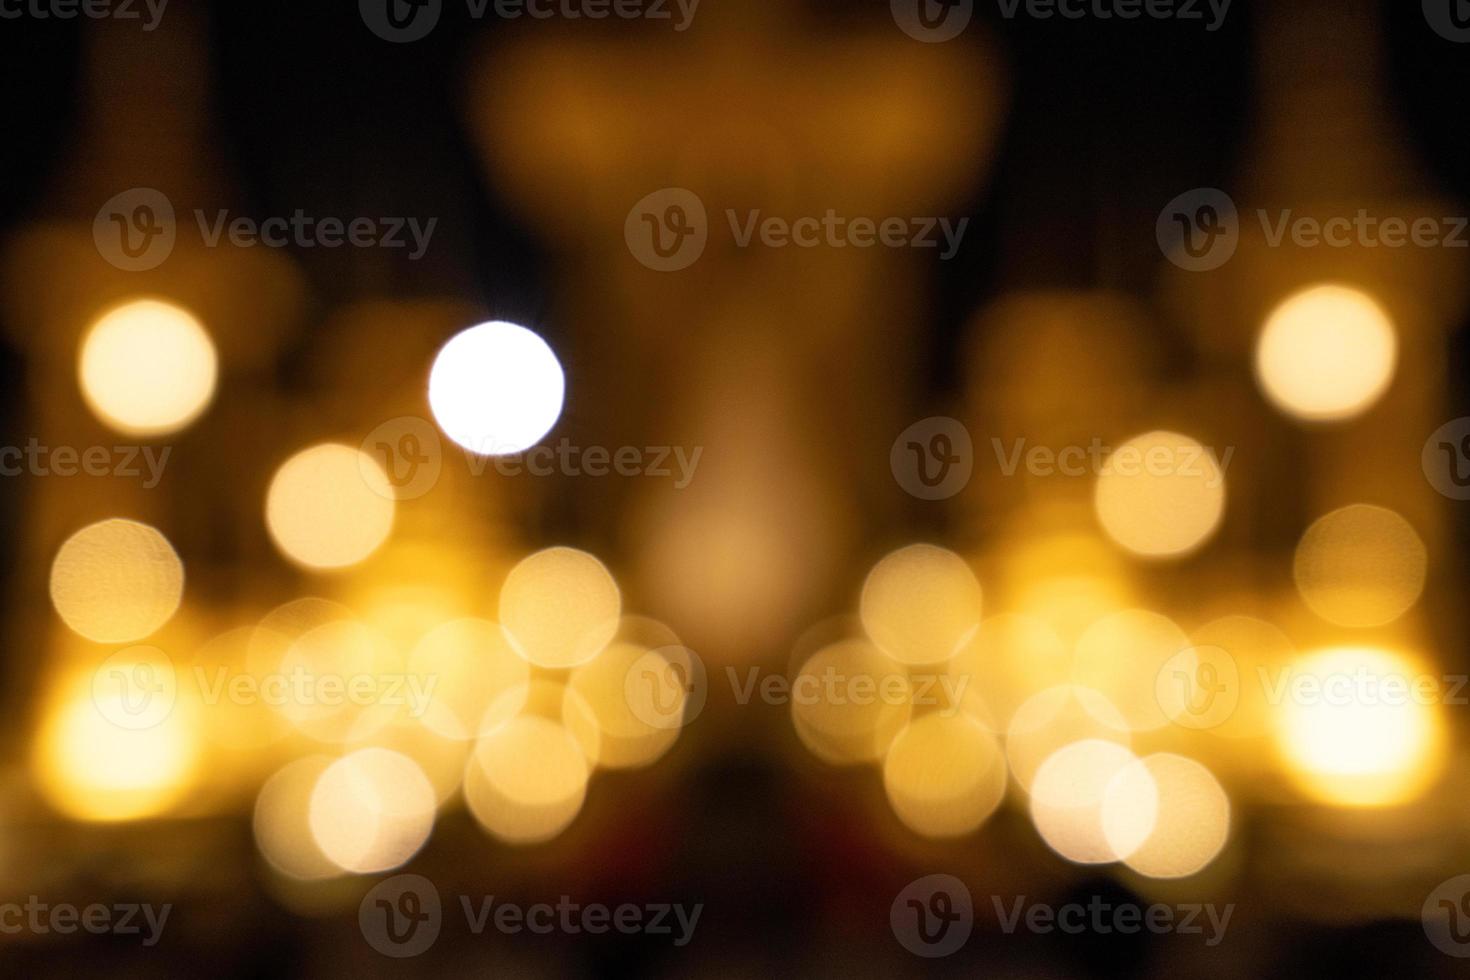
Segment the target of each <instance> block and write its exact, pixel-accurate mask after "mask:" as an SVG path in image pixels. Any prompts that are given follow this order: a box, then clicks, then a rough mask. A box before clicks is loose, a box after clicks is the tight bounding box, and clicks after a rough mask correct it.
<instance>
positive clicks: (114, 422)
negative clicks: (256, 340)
mask: <svg viewBox="0 0 1470 980" xmlns="http://www.w3.org/2000/svg"><path fill="white" fill-rule="evenodd" d="M217 370H218V367H217V363H216V356H215V351H214V343H213V342H212V341H211V340H210V339H209V334H208V333H207V332H205V329H204V327H203V326H201V325H200V323H199V321H198V320H196V319H195V318H194V317H193V316H191V315H190V314H189V313H187V312H185V311H184V310H181V309H179V308H178V307H177V306H174V305H172V304H170V303H163V302H159V301H158V300H151V299H142V300H134V301H132V302H130V303H126V304H124V305H122V306H119V307H116V308H114V309H112V310H109V311H108V312H106V313H104V314H103V315H102V316H101V317H100V318H99V319H98V320H97V322H96V323H95V324H93V326H92V328H91V329H90V330H89V331H88V332H87V335H86V337H85V338H84V339H83V340H82V349H81V353H80V355H79V356H78V358H77V375H78V380H79V381H80V383H81V387H82V397H83V398H84V399H85V400H86V402H87V406H88V407H89V408H91V409H92V411H93V412H94V413H95V414H96V415H97V417H98V418H99V419H101V420H102V421H103V422H105V423H107V425H108V426H109V427H110V428H113V429H115V430H117V431H118V432H121V433H124V434H126V435H130V436H159V435H167V434H168V433H171V432H177V431H179V430H180V429H182V428H184V427H185V426H187V425H188V424H189V423H190V422H192V421H194V420H195V419H196V418H198V417H199V415H200V413H201V412H203V411H204V409H205V408H206V407H207V406H208V405H209V400H210V398H212V397H213V396H214V385H215V375H216V372H217Z"/></svg>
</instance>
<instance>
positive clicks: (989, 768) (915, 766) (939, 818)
mask: <svg viewBox="0 0 1470 980" xmlns="http://www.w3.org/2000/svg"><path fill="white" fill-rule="evenodd" d="M1005 787H1006V764H1005V756H1004V755H1003V754H1002V753H1001V750H1000V744H999V743H998V742H997V741H996V739H995V736H993V735H991V734H990V733H989V732H987V731H986V730H985V729H984V727H983V726H981V725H980V723H979V722H977V721H975V719H973V718H971V717H970V716H969V715H967V714H964V713H963V712H961V713H956V714H944V713H941V712H934V713H931V714H927V715H923V716H921V717H919V718H916V719H914V720H913V721H912V722H910V723H909V724H908V725H907V726H906V727H905V728H904V729H903V730H902V731H901V732H899V733H898V735H897V736H895V737H894V739H893V743H892V744H891V745H890V746H889V747H888V755H887V756H886V757H885V758H884V760H883V788H884V790H885V791H886V792H887V794H888V802H889V803H890V804H891V805H892V806H893V812H894V813H896V814H898V818H899V819H900V820H902V821H903V823H904V825H905V826H907V827H908V828H909V829H910V830H913V831H914V832H915V833H918V834H922V835H924V836H925V837H959V836H961V835H963V834H967V833H969V832H970V831H972V830H974V829H975V828H977V827H979V826H980V824H982V823H984V822H985V819H986V818H987V817H989V816H990V815H991V814H992V813H994V812H995V808H996V807H997V806H999V805H1000V801H1001V798H1002V797H1003V796H1004V795H1005Z"/></svg>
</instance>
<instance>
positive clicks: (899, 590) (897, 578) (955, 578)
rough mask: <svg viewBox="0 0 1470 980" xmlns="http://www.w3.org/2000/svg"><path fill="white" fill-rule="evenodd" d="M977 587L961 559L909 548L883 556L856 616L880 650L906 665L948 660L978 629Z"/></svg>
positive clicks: (930, 549) (927, 547)
mask: <svg viewBox="0 0 1470 980" xmlns="http://www.w3.org/2000/svg"><path fill="white" fill-rule="evenodd" d="M980 602H981V597H980V583H979V582H978V581H977V580H976V578H975V573H974V572H973V571H971V570H970V566H969V565H968V564H966V563H965V560H964V559H963V558H961V557H960V556H959V555H957V554H955V553H954V552H952V551H949V550H948V549H945V548H939V547H936V546H934V545H931V544H912V545H909V546H907V547H904V548H899V549H898V550H897V551H894V552H891V553H890V554H888V555H885V556H884V557H883V559H882V560H880V561H879V562H878V564H876V565H874V566H873V569H872V571H870V572H869V573H868V578H867V580H866V581H865V582H864V583H863V593H862V597H861V599H860V601H859V612H860V615H861V617H862V622H863V629H864V630H866V631H867V634H868V637H869V639H871V640H872V641H873V642H874V643H876V644H877V645H878V648H879V649H880V650H882V651H883V652H884V653H886V654H888V655H889V656H890V657H892V658H893V659H895V660H897V661H899V662H900V663H904V664H934V663H943V662H944V661H946V660H949V659H950V658H951V657H953V656H954V655H955V654H957V653H959V652H960V649H961V648H962V647H963V646H964V645H965V644H966V643H967V642H969V640H970V637H971V636H973V635H974V633H975V630H976V629H977V628H978V627H979V625H980Z"/></svg>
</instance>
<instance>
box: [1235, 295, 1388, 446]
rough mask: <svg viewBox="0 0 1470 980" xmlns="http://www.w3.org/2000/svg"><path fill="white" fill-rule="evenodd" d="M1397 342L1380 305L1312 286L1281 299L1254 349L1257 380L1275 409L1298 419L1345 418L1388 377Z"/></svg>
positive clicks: (1361, 408)
mask: <svg viewBox="0 0 1470 980" xmlns="http://www.w3.org/2000/svg"><path fill="white" fill-rule="evenodd" d="M1397 359H1398V338H1397V337H1396V336H1395V334H1394V330H1393V323H1392V322H1391V321H1390V320H1389V317H1388V314H1387V313H1386V312H1385V311H1384V309H1383V307H1382V306H1380V305H1378V303H1377V302H1376V301H1375V300H1374V299H1373V297H1371V296H1369V295H1368V294H1366V293H1364V292H1361V291H1359V290H1356V289H1350V288H1348V287H1346V286H1334V285H1323V286H1313V287H1310V288H1308V289H1304V290H1302V291H1300V292H1298V293H1294V294H1293V295H1291V296H1289V297H1287V298H1286V299H1285V300H1284V301H1283V302H1282V303H1281V305H1280V306H1278V307H1276V309H1275V310H1273V311H1272V312H1271V315H1270V316H1269V317H1268V318H1267V319H1266V326H1265V327H1264V328H1263V329H1262V330H1261V336H1260V339H1259V340H1258V341H1257V344H1256V379H1257V381H1258V382H1259V383H1260V385H1261V390H1262V391H1264V392H1265V393H1266V397H1267V398H1269V399H1270V400H1271V402H1272V403H1273V404H1274V405H1275V406H1276V407H1277V408H1279V409H1281V411H1283V412H1285V413H1287V414H1288V415H1293V416H1295V417H1297V418H1299V419H1304V420H1307V421H1314V422H1332V421H1338V420H1341V419H1348V418H1352V417H1353V416H1355V415H1359V414H1361V413H1362V412H1365V411H1367V410H1368V408H1370V407H1371V406H1372V405H1373V403H1374V402H1376V401H1378V399H1379V397H1380V396H1382V394H1383V392H1384V391H1385V390H1386V389H1387V388H1388V385H1389V382H1390V381H1392V380H1393V372H1394V366H1395V364H1396V362H1397Z"/></svg>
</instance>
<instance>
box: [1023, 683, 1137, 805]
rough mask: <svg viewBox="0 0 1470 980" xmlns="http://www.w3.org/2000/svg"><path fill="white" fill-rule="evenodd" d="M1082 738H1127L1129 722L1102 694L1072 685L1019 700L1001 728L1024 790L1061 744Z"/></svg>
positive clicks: (1127, 740) (1124, 741) (1122, 740)
mask: <svg viewBox="0 0 1470 980" xmlns="http://www.w3.org/2000/svg"><path fill="white" fill-rule="evenodd" d="M1085 739H1099V740H1103V741H1110V742H1116V743H1117V744H1119V745H1122V746H1125V747H1126V746H1128V745H1129V744H1130V743H1131V740H1132V736H1131V734H1130V733H1129V730H1128V722H1127V720H1126V719H1125V718H1124V717H1123V715H1122V713H1121V712H1120V711H1119V710H1118V709H1117V707H1115V706H1114V705H1113V703H1112V702H1111V701H1109V700H1108V699H1107V698H1106V697H1104V696H1103V695H1102V694H1100V693H1098V692H1097V691H1094V690H1092V689H1091V688H1087V687H1079V686H1077V685H1075V684H1061V685H1058V686H1057V687H1049V688H1047V689H1046V690H1044V691H1041V692H1039V693H1037V694H1034V695H1032V696H1031V697H1029V698H1027V699H1026V700H1025V701H1024V702H1022V704H1021V706H1020V707H1018V708H1017V709H1016V711H1015V714H1013V715H1012V716H1011V723H1010V726H1009V727H1008V728H1007V729H1006V759H1007V760H1008V761H1009V762H1010V766H1011V775H1012V776H1013V777H1015V780H1016V783H1017V785H1019V786H1020V787H1021V788H1022V789H1024V790H1027V791H1028V792H1029V791H1030V789H1031V783H1032V780H1033V779H1034V778H1035V777H1036V770H1037V769H1039V768H1041V764H1042V763H1043V762H1045V761H1046V759H1047V758H1049V757H1050V756H1051V755H1052V753H1054V752H1056V751H1057V750H1058V749H1060V748H1061V747H1062V746H1064V745H1069V744H1071V743H1072V742H1079V741H1083V740H1085Z"/></svg>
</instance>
